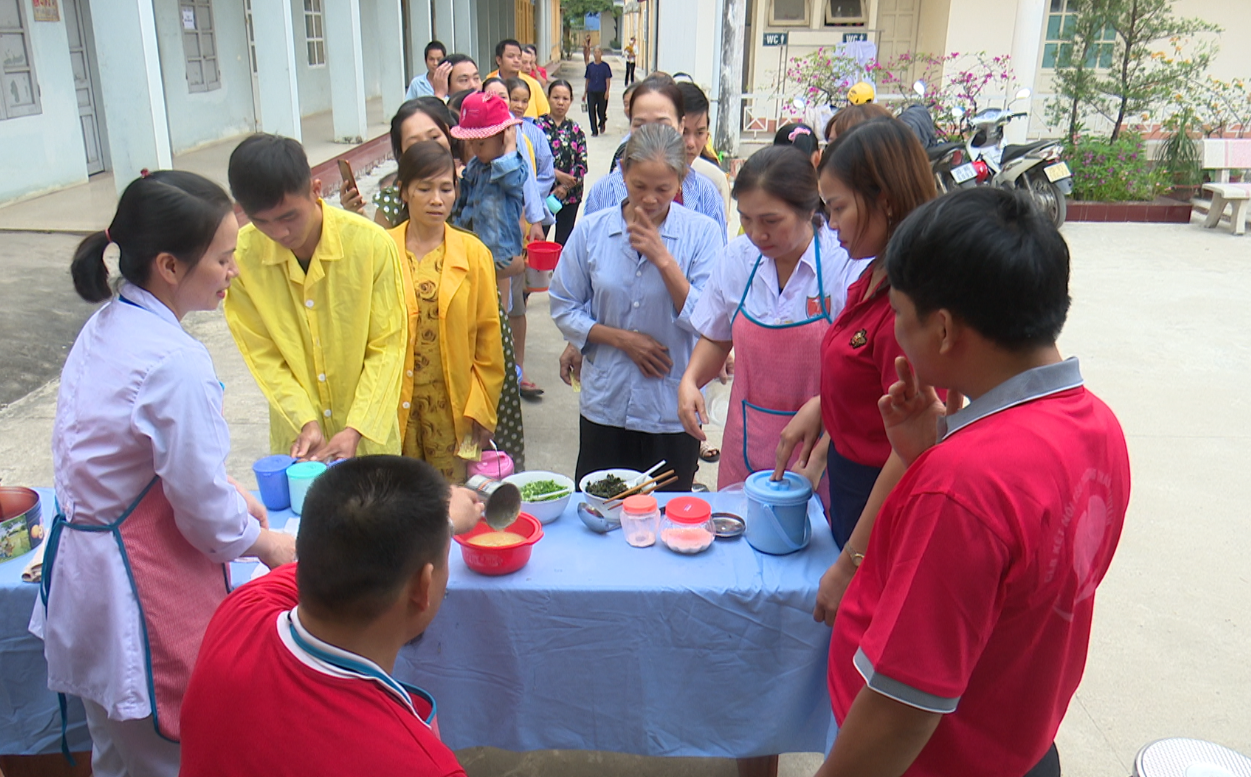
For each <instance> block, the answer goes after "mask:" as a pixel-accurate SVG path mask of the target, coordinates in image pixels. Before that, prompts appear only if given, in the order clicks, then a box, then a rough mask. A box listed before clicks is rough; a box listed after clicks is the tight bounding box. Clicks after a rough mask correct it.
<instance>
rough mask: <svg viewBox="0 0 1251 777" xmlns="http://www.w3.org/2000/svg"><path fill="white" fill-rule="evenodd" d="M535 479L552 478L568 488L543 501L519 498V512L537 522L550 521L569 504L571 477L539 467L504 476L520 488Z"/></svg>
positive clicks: (571, 490) (571, 493) (505, 479)
mask: <svg viewBox="0 0 1251 777" xmlns="http://www.w3.org/2000/svg"><path fill="white" fill-rule="evenodd" d="M536 480H554V481H556V482H557V483H559V484H561V485H562V486H565V487H567V488H568V489H569V493H568V494H566V495H564V496H562V497H560V498H559V499H549V500H547V501H544V502H527V501H526V500H525V499H522V500H521V512H523V513H529V514H530V515H533V516H534V517H535V518H538V519H539V523H551V522H552V521H554V520H556V519H557V518H559V517H560V514H561V513H563V512H564V511H565V508H566V507H567V506H568V505H569V500H570V499H572V498H573V478H570V477H565V476H564V475H562V474H560V473H559V472H544V471H543V470H541V469H532V470H528V471H526V472H518V473H516V474H514V475H509V476H508V477H506V478H504V482H505V483H512V484H513V485H514V486H516V487H517V488H521V487H522V486H524V485H526V484H527V483H533V482H535V481H536Z"/></svg>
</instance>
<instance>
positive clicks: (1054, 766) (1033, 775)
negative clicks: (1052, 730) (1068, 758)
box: [1025, 742, 1060, 777]
mask: <svg viewBox="0 0 1251 777" xmlns="http://www.w3.org/2000/svg"><path fill="white" fill-rule="evenodd" d="M1025 777H1060V751H1059V750H1057V749H1056V743H1055V742H1052V743H1051V749H1050V750H1048V751H1047V753H1046V755H1044V756H1043V757H1042V760H1041V761H1039V762H1038V763H1037V764H1035V766H1034V768H1033V769H1030V770H1029V771H1028V772H1026V773H1025Z"/></svg>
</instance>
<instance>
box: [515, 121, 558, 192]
mask: <svg viewBox="0 0 1251 777" xmlns="http://www.w3.org/2000/svg"><path fill="white" fill-rule="evenodd" d="M517 129H519V130H521V132H522V133H523V134H524V135H525V136H526V138H527V139H528V140H529V141H530V145H532V146H534V166H535V168H536V169H535V171H534V178H535V182H536V183H538V185H539V196H540V197H542V198H543V199H547V195H549V194H551V193H552V188H553V187H555V186H556V160H555V158H553V157H552V144H551V141H549V140H548V139H547V133H546V132H544V131H543V130H542V129H540V128H539V125H537V124H535V123H534V121H533V120H532V119H522V120H521V123H520V124H518V125H517Z"/></svg>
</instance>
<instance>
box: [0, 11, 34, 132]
mask: <svg viewBox="0 0 1251 777" xmlns="http://www.w3.org/2000/svg"><path fill="white" fill-rule="evenodd" d="M0 90H3V92H4V96H3V98H0V120H3V119H16V118H17V117H19V116H33V115H35V114H37V113H41V112H42V110H43V109H42V108H41V107H40V103H39V82H38V81H36V80H35V64H34V62H33V60H32V57H31V50H30V35H29V33H28V32H27V30H26V26H25V25H24V24H23V23H22V3H21V0H0Z"/></svg>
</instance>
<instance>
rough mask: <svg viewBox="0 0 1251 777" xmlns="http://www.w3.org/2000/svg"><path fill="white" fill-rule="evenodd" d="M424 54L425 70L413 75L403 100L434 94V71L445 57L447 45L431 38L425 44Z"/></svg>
mask: <svg viewBox="0 0 1251 777" xmlns="http://www.w3.org/2000/svg"><path fill="white" fill-rule="evenodd" d="M424 56H425V58H426V72H424V73H422V74H421V75H417V76H413V80H412V81H411V82H410V83H409V85H408V91H407V92H406V93H405V94H404V99H405V100H411V99H413V98H414V97H426V96H429V95H433V94H434V71H435V70H437V69H438V67H439V63H440V62H442V61H443V59H444V58H446V57H447V46H444V45H443V44H442V43H440V42H439V41H437V40H432V41H430V42H429V43H427V44H426V50H425V53H424Z"/></svg>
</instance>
